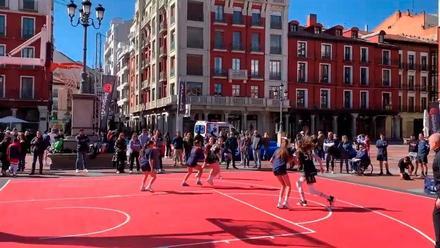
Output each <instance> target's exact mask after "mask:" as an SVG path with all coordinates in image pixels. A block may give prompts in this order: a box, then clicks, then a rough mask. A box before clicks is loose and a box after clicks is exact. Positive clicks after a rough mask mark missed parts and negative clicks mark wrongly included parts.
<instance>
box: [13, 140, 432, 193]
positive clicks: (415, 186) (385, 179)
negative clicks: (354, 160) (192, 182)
mask: <svg viewBox="0 0 440 248" xmlns="http://www.w3.org/2000/svg"><path fill="white" fill-rule="evenodd" d="M407 151H408V149H407V146H406V145H390V146H389V149H388V153H389V155H388V158H389V166H390V170H391V173H393V176H378V175H377V173H379V171H380V170H379V163H378V162H377V161H376V152H377V151H376V149H375V148H374V147H372V151H371V159H372V163H373V166H374V172H373V175H371V176H370V175H367V176H355V175H352V174H346V173H345V172H344V173H342V174H341V173H339V162H337V163H336V165H335V174H330V173H324V174H323V175H322V176H324V177H328V178H332V179H336V180H344V181H349V182H353V183H362V184H367V185H371V186H378V187H382V188H387V189H395V190H400V191H407V192H411V193H417V194H423V179H421V178H414V180H411V181H404V180H400V178H399V176H398V173H399V169H398V167H397V162H398V161H399V159H400V158H402V157H403V156H406V155H407V154H408V152H407ZM433 155H434V154H433V153H432V152H431V153H430V154H429V166H428V169H429V175H432V169H431V167H432V165H431V163H432V159H433ZM26 161H27V162H26V172H27V173H25V174H21V175H20V176H19V177H18V178H17V179H25V178H30V176H28V173H29V168H30V167H31V162H32V158H31V157H30V156H28V157H27V159H26ZM48 163H50V160H48ZM109 163H111V162H110V161H109ZM237 164H239V162H238V163H237ZM164 165H165V169H166V171H167V172H168V173H172V172H176V173H178V172H182V171H184V168H180V167H176V168H175V167H173V166H172V165H173V162H172V160H171V159H165V160H164ZM251 165H253V164H252V161H251ZM270 167H271V165H270V163H269V162H267V161H265V162H263V168H264V169H265V170H269V169H270ZM239 168H240V166H239ZM48 169H49V167H48V166H47V165H46V166H45V175H44V176H43V177H63V176H76V175H78V174H75V173H74V171H73V169H74V165H73V164H72V170H68V171H48ZM240 170H244V169H241V168H240ZM113 173H114V170H97V171H91V172H89V173H88V175H89V176H105V175H113ZM419 174H420V172H419ZM79 175H81V176H84V175H83V174H79ZM35 177H39V176H35Z"/></svg>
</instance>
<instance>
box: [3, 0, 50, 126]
mask: <svg viewBox="0 0 440 248" xmlns="http://www.w3.org/2000/svg"><path fill="white" fill-rule="evenodd" d="M52 8H53V6H52V1H50V0H42V1H36V0H14V1H12V0H6V1H0V56H8V54H9V53H10V52H11V51H12V50H13V49H15V48H17V47H18V46H20V45H21V44H23V43H24V42H26V41H27V40H28V39H30V38H32V37H34V35H36V34H38V33H39V32H40V31H42V30H43V27H45V28H44V29H45V32H46V33H45V35H47V36H48V42H47V43H46V44H41V39H38V40H36V41H35V42H33V43H31V44H30V45H29V46H26V47H24V48H23V49H21V51H20V52H18V54H16V55H13V57H26V58H44V60H45V61H46V64H45V65H42V66H34V65H32V66H30V65H19V64H16V65H11V64H4V65H0V117H5V116H11V115H12V116H15V117H17V118H20V119H23V120H25V121H27V123H23V124H21V125H18V127H19V128H20V129H27V128H31V129H34V130H41V131H45V130H47V128H48V113H49V106H50V100H51V87H52V86H51V81H52V79H51V72H50V70H49V66H50V61H51V59H52V24H51V20H52V14H53V9H52ZM42 47H44V49H43V51H41V50H42V49H41V48H42ZM44 50H46V52H44Z"/></svg>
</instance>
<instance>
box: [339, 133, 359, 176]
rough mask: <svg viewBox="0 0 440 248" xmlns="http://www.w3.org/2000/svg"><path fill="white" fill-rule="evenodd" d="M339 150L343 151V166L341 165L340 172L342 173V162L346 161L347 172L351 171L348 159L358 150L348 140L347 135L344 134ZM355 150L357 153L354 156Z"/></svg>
mask: <svg viewBox="0 0 440 248" xmlns="http://www.w3.org/2000/svg"><path fill="white" fill-rule="evenodd" d="M338 148H339V150H340V151H341V166H340V173H341V174H342V164H343V163H344V162H345V169H346V171H347V174H348V173H350V171H349V168H348V167H349V166H348V160H349V159H351V158H353V157H354V156H356V152H355V150H354V149H353V146H352V144H351V142H350V141H348V137H347V135H342V141H341V143H339V147H338ZM353 152H354V153H355V155H354V156H352V154H353Z"/></svg>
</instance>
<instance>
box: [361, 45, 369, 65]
mask: <svg viewBox="0 0 440 248" xmlns="http://www.w3.org/2000/svg"><path fill="white" fill-rule="evenodd" d="M361 62H362V63H367V62H368V48H367V47H361Z"/></svg>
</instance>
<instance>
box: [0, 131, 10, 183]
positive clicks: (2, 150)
mask: <svg viewBox="0 0 440 248" xmlns="http://www.w3.org/2000/svg"><path fill="white" fill-rule="evenodd" d="M10 144H11V137H9V136H7V135H5V136H4V138H3V141H2V142H1V143H0V162H1V163H2V171H1V174H2V176H6V175H7V171H8V169H9V160H8V154H7V152H8V147H9V145H10Z"/></svg>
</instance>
